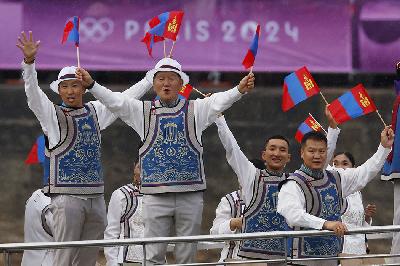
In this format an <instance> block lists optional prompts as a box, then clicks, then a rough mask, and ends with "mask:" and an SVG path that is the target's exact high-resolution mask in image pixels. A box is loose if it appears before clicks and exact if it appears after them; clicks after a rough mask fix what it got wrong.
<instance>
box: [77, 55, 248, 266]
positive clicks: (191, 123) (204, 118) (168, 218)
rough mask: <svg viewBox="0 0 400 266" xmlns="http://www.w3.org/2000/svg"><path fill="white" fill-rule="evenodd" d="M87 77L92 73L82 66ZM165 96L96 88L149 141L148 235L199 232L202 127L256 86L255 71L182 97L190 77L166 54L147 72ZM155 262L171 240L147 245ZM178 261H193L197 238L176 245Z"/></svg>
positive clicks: (144, 153) (143, 154) (145, 153)
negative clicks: (146, 97)
mask: <svg viewBox="0 0 400 266" xmlns="http://www.w3.org/2000/svg"><path fill="white" fill-rule="evenodd" d="M80 75H81V77H82V79H84V80H85V79H88V80H90V79H89V77H90V76H89V74H88V73H87V72H86V71H84V70H82V71H81V72H80ZM146 78H147V80H148V81H149V82H150V83H151V84H152V85H153V88H154V91H155V92H156V94H157V96H159V100H154V101H144V102H142V101H139V100H136V99H132V98H129V97H127V96H126V95H123V94H121V93H119V92H112V91H110V90H108V89H106V88H104V87H101V86H95V87H93V88H92V89H91V90H90V91H91V93H92V94H93V95H94V96H95V97H96V98H97V99H98V100H100V102H102V103H103V104H104V105H105V106H107V108H109V109H110V110H111V111H112V112H113V113H114V114H115V115H117V116H119V117H120V118H121V119H122V120H123V121H124V122H125V123H127V124H128V125H129V126H130V127H132V128H133V129H134V130H135V131H136V132H137V133H138V134H139V136H140V139H141V140H142V142H143V145H142V146H141V148H140V150H139V157H140V164H141V178H142V187H141V192H142V193H143V194H144V198H143V204H144V221H145V233H144V236H145V237H162V236H170V234H171V229H172V228H174V229H175V232H176V234H177V235H178V236H189V235H197V234H199V233H200V225H201V220H202V212H203V192H204V190H205V189H206V181H205V176H204V169H203V159H202V157H203V147H202V141H201V135H202V132H203V131H204V130H205V129H206V128H207V127H208V126H209V125H211V124H212V123H213V122H214V121H215V119H216V118H217V115H218V114H219V113H221V112H223V111H224V110H226V109H228V108H229V107H230V106H231V105H232V104H233V103H234V102H236V101H238V100H239V99H240V98H241V97H242V95H243V94H245V93H247V92H249V91H251V90H252V89H253V87H254V74H253V73H250V74H248V75H247V76H245V77H244V78H243V79H242V80H241V81H240V83H239V85H238V86H236V87H234V88H233V89H230V90H228V91H225V92H219V93H215V94H213V95H212V96H210V97H207V98H204V99H197V100H189V101H187V100H184V99H179V97H178V93H179V91H180V90H181V88H182V86H184V85H186V84H188V82H189V77H188V75H187V74H186V73H184V72H183V71H182V69H181V65H180V64H179V63H178V62H177V61H176V60H174V59H172V58H163V59H161V60H160V61H159V62H158V63H157V64H156V66H155V68H154V69H152V70H150V71H148V72H147V74H146ZM146 248H147V250H146V252H147V257H146V259H147V261H148V263H149V264H151V263H154V264H163V263H165V253H166V249H167V245H166V244H153V245H147V246H146ZM175 251H176V252H175V253H176V255H175V257H176V262H177V263H188V262H193V261H194V258H195V255H196V244H192V243H179V244H177V245H176V247H175Z"/></svg>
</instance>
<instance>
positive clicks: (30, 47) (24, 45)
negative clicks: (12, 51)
mask: <svg viewBox="0 0 400 266" xmlns="http://www.w3.org/2000/svg"><path fill="white" fill-rule="evenodd" d="M39 45H40V41H34V39H33V34H32V32H31V31H29V38H27V37H26V34H25V32H21V36H18V43H17V47H18V48H19V49H20V50H21V51H22V53H23V54H24V61H25V63H27V64H32V63H33V62H34V61H35V57H36V53H37V51H38V49H39Z"/></svg>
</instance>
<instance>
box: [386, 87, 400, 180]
mask: <svg viewBox="0 0 400 266" xmlns="http://www.w3.org/2000/svg"><path fill="white" fill-rule="evenodd" d="M394 88H395V90H396V94H397V98H396V100H395V102H394V104H393V109H392V125H391V127H392V129H393V131H394V142H393V146H392V151H391V152H390V153H389V155H388V157H387V158H386V162H385V164H384V165H383V169H382V175H381V179H382V180H391V179H393V178H400V119H399V118H400V114H399V111H400V110H399V105H400V94H399V91H400V80H395V81H394Z"/></svg>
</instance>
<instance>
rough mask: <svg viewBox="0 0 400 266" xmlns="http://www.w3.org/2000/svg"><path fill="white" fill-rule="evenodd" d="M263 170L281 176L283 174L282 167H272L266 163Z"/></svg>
mask: <svg viewBox="0 0 400 266" xmlns="http://www.w3.org/2000/svg"><path fill="white" fill-rule="evenodd" d="M265 170H266V171H267V172H268V173H269V174H271V175H274V176H281V175H282V174H283V170H284V168H280V169H272V168H271V167H269V166H268V165H267V164H265Z"/></svg>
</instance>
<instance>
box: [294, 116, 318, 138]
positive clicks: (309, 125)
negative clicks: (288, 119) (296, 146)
mask: <svg viewBox="0 0 400 266" xmlns="http://www.w3.org/2000/svg"><path fill="white" fill-rule="evenodd" d="M313 130H314V131H321V130H322V127H321V125H320V124H319V123H318V122H317V120H315V119H314V117H312V115H308V117H307V119H306V120H305V121H304V122H303V123H301V125H300V126H299V128H298V129H297V132H296V135H295V137H294V138H295V139H296V140H297V141H298V142H299V143H301V140H302V139H303V136H304V135H305V134H307V133H308V132H311V131H313Z"/></svg>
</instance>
